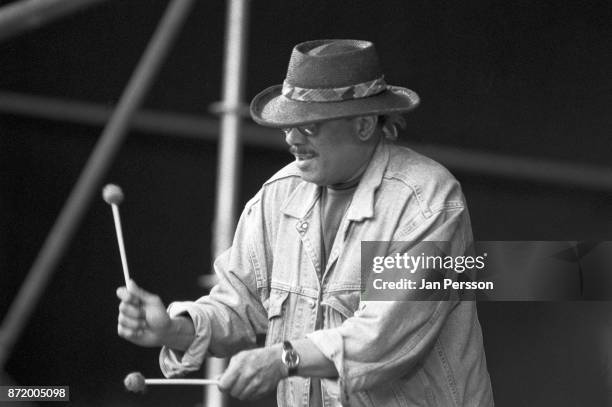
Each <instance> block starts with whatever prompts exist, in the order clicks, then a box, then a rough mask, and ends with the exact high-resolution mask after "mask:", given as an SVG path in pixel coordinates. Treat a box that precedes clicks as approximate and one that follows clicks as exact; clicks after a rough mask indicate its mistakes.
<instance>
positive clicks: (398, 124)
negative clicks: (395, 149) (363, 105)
mask: <svg viewBox="0 0 612 407" xmlns="http://www.w3.org/2000/svg"><path fill="white" fill-rule="evenodd" d="M378 125H379V126H380V129H381V130H382V132H383V134H384V135H385V138H386V139H387V140H389V141H395V140H397V133H398V131H399V129H405V128H406V120H405V119H404V118H403V117H402V116H401V115H399V114H385V115H380V116H378Z"/></svg>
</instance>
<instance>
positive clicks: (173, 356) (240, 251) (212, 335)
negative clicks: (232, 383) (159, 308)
mask: <svg viewBox="0 0 612 407" xmlns="http://www.w3.org/2000/svg"><path fill="white" fill-rule="evenodd" d="M261 214H262V212H261V210H260V201H259V194H258V195H256V196H255V197H254V198H253V199H252V200H251V201H249V203H248V204H247V205H246V207H245V210H244V212H243V213H242V215H241V217H240V221H239V223H238V226H237V229H236V233H235V235H234V240H233V243H232V247H231V248H230V249H228V250H226V251H225V252H223V253H222V254H221V255H220V256H219V257H218V258H217V259H216V261H215V263H214V269H215V273H216V275H217V277H218V283H217V284H216V285H215V286H214V287H213V289H212V290H211V291H210V294H209V295H207V296H204V297H201V298H199V299H198V300H197V301H195V302H191V301H188V302H174V303H172V304H170V306H169V307H168V313H169V314H170V316H171V317H174V316H177V315H181V314H183V315H185V314H187V315H189V317H190V318H191V320H192V321H193V324H194V327H195V339H194V341H193V342H192V343H191V345H190V346H189V348H188V349H187V350H186V351H185V352H178V351H176V350H173V349H170V348H168V347H163V348H162V350H161V353H160V356H159V363H160V368H161V370H162V372H163V373H164V375H165V376H166V377H174V376H181V375H184V374H186V373H188V372H191V371H195V370H197V369H199V367H200V366H201V364H202V362H203V360H204V358H205V356H206V355H207V354H210V355H212V356H217V357H227V356H230V355H233V354H235V353H237V352H238V351H240V350H243V349H248V348H252V347H254V346H255V344H256V335H257V334H260V333H265V332H266V330H267V326H268V319H267V314H266V310H265V308H264V305H263V303H262V300H263V298H264V296H266V295H267V291H266V290H264V289H263V287H264V286H265V283H264V277H262V276H264V275H265V272H264V270H262V267H264V265H262V264H261V263H259V262H258V261H257V260H256V259H257V258H261V257H260V255H257V254H256V253H255V251H257V250H265V249H263V248H262V247H260V246H261V245H262V242H265V231H264V229H263V220H262V215H261Z"/></svg>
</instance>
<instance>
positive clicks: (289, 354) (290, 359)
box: [283, 349, 299, 367]
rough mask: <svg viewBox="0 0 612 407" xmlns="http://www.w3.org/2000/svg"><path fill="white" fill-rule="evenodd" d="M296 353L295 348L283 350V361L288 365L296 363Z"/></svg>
mask: <svg viewBox="0 0 612 407" xmlns="http://www.w3.org/2000/svg"><path fill="white" fill-rule="evenodd" d="M298 360H299V359H298V354H297V352H296V351H295V350H293V349H291V350H289V351H286V352H284V354H283V362H285V364H286V365H287V366H289V367H293V366H295V365H297V363H298Z"/></svg>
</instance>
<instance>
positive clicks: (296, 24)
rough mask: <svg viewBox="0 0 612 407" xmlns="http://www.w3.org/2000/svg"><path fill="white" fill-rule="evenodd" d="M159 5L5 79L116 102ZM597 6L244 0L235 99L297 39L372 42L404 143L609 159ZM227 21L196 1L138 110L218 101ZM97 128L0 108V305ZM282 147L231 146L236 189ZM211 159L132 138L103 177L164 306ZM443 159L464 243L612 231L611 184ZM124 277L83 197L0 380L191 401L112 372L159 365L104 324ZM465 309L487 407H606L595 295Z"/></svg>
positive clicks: (91, 400)
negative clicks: (550, 179) (140, 389)
mask: <svg viewBox="0 0 612 407" xmlns="http://www.w3.org/2000/svg"><path fill="white" fill-rule="evenodd" d="M3 3H7V2H6V1H5V2H3ZM558 3H559V4H558ZM165 4H166V2H164V1H158V0H156V1H151V0H149V1H130V2H120V1H110V2H108V3H107V4H104V5H101V6H97V7H95V8H92V9H91V10H88V11H84V12H80V13H78V14H76V15H74V16H71V17H69V18H66V19H64V20H61V21H59V22H56V23H54V24H52V25H49V26H48V27H45V28H43V29H40V30H38V31H36V32H32V33H29V34H26V35H23V36H21V37H19V38H16V39H13V40H11V41H9V42H6V43H3V44H0V72H1V73H2V74H1V75H0V89H1V90H12V91H19V92H25V93H31V94H36V95H45V96H54V97H62V98H71V99H77V100H84V101H90V102H97V103H100V104H103V105H108V106H110V105H112V104H114V103H115V102H116V101H117V98H118V96H119V94H120V92H121V90H122V87H123V86H124V85H125V83H126V81H127V78H128V77H129V75H130V73H131V71H132V69H133V68H134V65H135V64H136V62H137V60H138V58H139V57H140V55H141V53H142V50H143V49H144V46H145V44H146V42H147V40H148V38H149V36H150V34H151V32H152V30H153V29H154V27H155V25H156V23H157V20H158V18H159V16H160V15H161V13H162V11H163V8H164V5H165ZM611 17H612V7H611V6H610V5H609V3H608V2H605V1H601V2H596V1H590V2H586V1H584V2H578V1H576V2H545V1H535V2H532V1H529V2H528V1H520V2H504V1H489V2H487V1H469V2H445V1H413V2H405V1H400V0H397V1H381V2H371V1H364V0H359V1H335V2H327V1H295V2H286V1H281V0H276V1H252V13H251V22H250V39H249V45H250V47H249V57H248V69H247V73H248V77H247V96H248V98H250V97H252V96H253V95H254V94H255V93H256V92H257V91H259V90H260V89H262V88H263V87H265V86H269V85H272V84H276V83H279V82H280V81H281V80H282V78H283V77H284V71H285V69H286V63H287V60H288V56H289V52H290V50H291V47H292V46H293V45H294V44H295V43H297V42H299V41H303V40H308V39H313V38H325V37H328V38H341V37H345V38H362V39H370V40H372V41H374V42H375V43H376V44H377V48H378V50H379V53H380V55H381V59H382V61H383V64H384V68H385V71H386V78H387V80H388V81H389V82H390V83H392V84H398V85H404V86H408V87H411V88H412V89H415V90H416V91H417V92H418V93H419V94H420V95H421V97H422V99H423V104H422V106H421V107H420V108H419V109H418V110H417V111H416V112H415V113H414V114H412V115H411V116H410V117H409V128H408V130H407V131H406V132H405V134H404V135H403V136H404V137H405V138H407V139H411V140H416V141H425V142H428V143H429V142H430V143H439V144H443V145H452V146H457V147H465V148H473V149H478V150H486V151H494V152H498V153H504V154H510V155H516V156H529V157H536V158H537V157H543V158H550V159H560V160H565V161H569V162H574V163H593V164H598V165H608V166H609V165H611V163H610V161H611V160H610V156H611V152H612V137H610V136H611V135H612V133H611V130H612V115H610V108H611V106H612V103H611V102H612V76H611V75H610V72H612V55H611V53H610V49H612V35H611V34H612V25H611V24H610V21H612V19H611ZM224 21H225V3H224V2H223V1H220V0H214V1H208V2H205V1H201V2H198V4H197V6H196V8H195V9H194V12H193V14H192V15H191V17H190V18H189V20H188V24H187V26H186V27H185V28H184V30H183V32H182V34H181V36H180V38H179V40H178V43H177V45H176V47H175V49H174V50H173V52H172V53H171V55H170V57H169V60H168V61H167V63H166V64H165V66H164V68H163V70H162V72H161V74H160V77H159V80H158V81H157V83H156V85H155V87H154V88H153V89H152V92H151V94H150V96H149V97H148V98H147V101H146V107H148V108H154V109H163V110H168V111H173V112H182V113H190V114H198V115H208V106H209V105H210V103H212V102H214V101H217V100H218V99H219V98H220V89H221V86H220V85H221V75H222V73H221V67H222V55H223V49H222V43H223V33H224V26H223V24H224ZM99 133H100V129H99V128H95V127H89V126H82V125H75V124H67V123H59V122H52V121H46V120H40V119H30V118H24V117H17V116H9V115H0V170H1V178H0V181H1V193H0V290H1V291H0V294H2V295H1V296H0V315H3V314H4V313H5V312H6V310H7V309H8V306H9V304H10V301H11V299H12V298H13V296H14V295H15V294H16V290H17V288H18V286H19V284H20V283H21V282H22V280H23V278H24V276H25V273H26V272H27V270H28V269H29V267H30V266H31V263H32V261H33V259H34V258H35V256H36V254H37V252H38V250H39V249H40V246H41V244H42V241H43V240H44V237H45V236H46V233H47V232H48V231H49V229H50V227H51V225H52V224H53V222H54V220H55V218H56V216H57V214H58V213H59V210H60V209H61V207H62V204H63V202H64V200H65V198H66V197H67V195H68V193H69V191H70V189H71V188H72V186H73V184H74V182H75V181H76V179H77V177H78V174H79V172H80V170H81V169H82V167H83V165H84V163H85V162H86V159H87V157H88V155H89V153H90V151H91V149H92V147H93V144H94V142H95V140H96V137H97V136H98V135H99ZM248 136H249V135H248V134H246V135H245V137H248ZM279 137H280V135H279ZM289 159H290V156H289V155H288V154H287V153H284V152H282V151H272V150H265V149H263V148H261V149H259V148H253V147H250V148H246V149H245V151H244V163H243V167H242V169H243V171H242V175H243V178H242V186H241V191H240V196H241V202H243V203H244V202H245V201H246V200H247V199H248V198H249V197H250V196H251V195H252V194H253V193H254V192H255V191H256V190H257V189H258V187H259V186H260V185H261V183H262V182H263V181H265V179H266V178H267V177H269V176H270V175H271V174H272V173H274V171H275V170H276V169H277V168H279V167H280V166H281V165H283V164H284V163H286V162H288V160H289ZM215 166H216V145H215V144H214V143H210V142H206V141H197V140H191V141H190V140H185V139H181V138H168V137H161V136H154V135H148V134H141V133H137V132H134V133H133V134H131V135H130V137H129V139H128V141H127V143H126V144H125V146H124V148H123V149H122V150H121V153H120V155H119V157H118V158H117V160H116V161H115V164H114V166H113V168H112V171H111V173H110V174H109V176H108V178H107V180H108V181H113V182H117V183H118V184H120V185H121V186H122V187H123V188H124V190H125V191H126V195H127V198H126V201H125V203H124V205H123V206H122V217H123V220H124V229H125V230H124V233H125V239H126V245H127V253H128V260H129V263H130V268H131V270H132V273H133V276H134V278H135V279H136V281H137V282H139V283H140V284H142V285H143V286H145V287H147V288H149V289H150V290H151V291H154V292H157V293H159V294H160V295H161V296H162V298H164V300H166V301H169V300H173V299H189V298H195V297H197V296H198V295H200V294H201V293H202V290H201V289H200V288H198V286H197V284H196V280H197V277H198V276H199V275H200V274H201V273H204V272H207V271H208V270H209V267H208V265H209V264H210V261H211V259H210V233H211V224H212V210H213V202H214V194H215V184H214V182H215V171H216V170H215ZM454 172H455V175H456V176H457V177H458V178H459V179H460V181H461V182H462V184H463V186H464V190H465V194H466V196H467V199H468V203H469V205H470V210H471V215H472V220H473V226H474V233H475V236H476V238H477V239H479V240H546V239H550V240H582V239H606V240H612V239H611V238H610V234H611V231H612V228H611V226H612V196H611V194H610V192H605V191H600V192H598V191H586V190H581V189H579V188H562V187H551V186H547V185H541V184H537V183H533V182H529V181H526V180H502V179H495V178H491V177H488V176H486V175H484V174H483V175H478V176H477V175H474V174H466V173H462V172H461V171H454ZM121 282H122V276H121V265H120V261H119V257H118V253H117V248H116V242H115V236H114V230H113V225H112V219H111V214H110V210H109V208H108V207H107V205H105V204H104V203H103V202H102V201H101V200H97V201H96V202H95V203H94V205H93V206H92V207H91V209H90V210H89V211H88V214H87V216H86V219H85V221H84V223H83V225H82V226H81V228H80V230H79V232H78V234H77V236H76V239H75V240H74V242H73V244H72V245H71V247H70V250H69V251H68V253H67V255H66V256H65V257H64V260H63V261H62V262H61V264H60V266H59V267H58V269H57V272H56V274H55V275H54V278H53V280H52V282H51V284H50V285H49V286H48V288H47V290H46V291H45V295H44V297H43V298H42V300H41V301H40V303H39V305H38V307H37V308H36V311H35V314H34V316H33V317H32V319H31V320H30V321H29V322H28V325H27V329H26V330H25V332H24V334H23V336H22V337H21V339H20V341H19V342H18V344H17V346H16V348H15V350H14V352H13V353H12V355H11V358H10V360H9V362H8V364H7V366H6V373H7V374H8V375H9V376H10V377H12V379H13V380H14V381H15V382H17V383H20V384H23V385H36V384H40V385H45V384H58V385H60V384H66V385H70V387H71V393H72V397H71V398H72V402H71V405H79V406H80V405H83V406H84V405H88V406H92V405H93V406H96V405H98V406H106V405H134V406H136V405H160V406H161V405H166V404H168V405H179V404H180V405H192V404H194V403H196V402H197V401H198V400H199V391H198V390H184V389H165V390H155V391H152V392H150V393H149V394H148V395H146V396H134V395H130V394H126V393H125V392H124V391H123V389H122V384H121V381H122V379H123V377H124V375H125V374H126V373H127V372H129V371H131V370H140V371H142V372H143V373H144V374H145V375H151V376H156V375H158V368H157V350H154V349H141V348H137V347H135V346H132V345H130V344H129V343H127V342H125V341H122V340H120V339H119V338H118V337H117V336H116V334H115V325H116V307H117V301H116V299H115V295H114V290H115V288H116V287H117V286H118V285H120V284H121ZM479 311H480V319H481V323H482V325H483V331H484V335H485V346H486V347H487V357H488V362H489V369H490V372H491V377H492V380H493V386H494V392H495V397H496V403H497V405H499V406H515V405H524V406H545V405H546V406H548V405H551V406H552V405H555V406H604V405H610V404H612V395H611V390H610V389H611V388H612V387H611V384H612V383H611V382H612V377H611V376H610V368H611V366H612V356H611V352H610V344H611V343H612V310H611V307H610V304H609V303H605V302H599V303H596V302H590V303H586V302H583V303H578V302H572V303H569V302H567V303H481V304H479ZM269 401H270V400H267V402H269ZM259 404H260V405H266V402H261V403H259ZM236 405H238V404H237V403H236Z"/></svg>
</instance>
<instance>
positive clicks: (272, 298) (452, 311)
mask: <svg viewBox="0 0 612 407" xmlns="http://www.w3.org/2000/svg"><path fill="white" fill-rule="evenodd" d="M319 197H320V189H319V187H317V186H316V185H314V184H312V183H309V182H305V181H302V180H301V178H300V176H299V171H298V170H297V168H295V166H294V165H293V164H290V165H288V166H286V167H285V168H283V169H282V170H281V171H279V172H278V173H277V174H276V175H274V176H273V177H272V178H270V179H269V180H268V181H267V182H266V183H265V184H264V185H263V187H262V188H261V190H260V191H259V192H258V193H257V195H255V197H253V198H252V199H251V200H250V201H249V202H248V203H247V205H246V207H245V209H244V211H243V213H242V216H241V218H240V221H239V224H238V227H237V230H236V234H235V236H234V241H233V244H232V247H231V248H230V249H228V250H227V251H225V252H224V253H223V254H222V255H221V256H219V257H218V258H217V260H216V261H215V265H214V267H215V271H216V273H217V275H218V277H219V283H218V284H217V285H216V286H215V287H214V288H213V289H212V290H211V292H210V294H209V295H208V296H204V297H202V298H200V299H198V300H197V301H195V302H176V303H173V304H171V305H170V307H169V313H170V314H171V315H172V316H175V315H178V314H181V313H188V314H189V315H190V317H191V319H192V320H193V322H194V325H195V330H196V338H195V340H194V342H193V343H192V344H191V346H190V348H189V349H187V350H186V351H185V352H184V353H182V352H181V353H179V352H175V351H173V350H171V349H168V348H163V349H162V352H161V354H160V366H161V369H162V371H163V373H164V374H165V375H166V376H168V377H170V376H178V375H181V374H184V373H186V372H189V371H193V370H196V369H198V368H199V366H200V365H201V363H202V361H203V359H204V357H205V356H206V354H207V353H210V354H212V355H214V356H218V357H227V356H231V355H233V354H235V353H237V352H238V351H240V350H243V349H247V348H252V347H254V346H255V337H256V335H257V334H264V333H265V334H267V336H266V346H268V345H271V344H274V343H278V342H280V341H283V340H296V339H300V338H304V337H308V338H310V339H311V340H312V342H313V343H314V344H315V346H317V348H318V349H319V350H320V351H321V352H322V353H323V354H324V355H325V356H326V357H327V358H328V359H330V360H331V361H333V363H334V364H335V367H336V369H337V370H338V373H339V377H338V378H336V379H322V380H321V393H322V397H323V405H324V406H325V407H329V406H469V407H475V406H492V405H493V395H492V390H491V384H490V379H489V373H488V371H487V366H486V360H485V354H484V348H483V342H482V333H481V328H480V324H479V322H478V318H477V314H476V304H475V303H474V302H470V301H451V300H449V299H447V300H443V301H365V300H364V301H362V300H361V298H360V289H361V274H360V273H361V270H360V267H361V264H360V263H361V258H360V251H361V241H363V240H370V241H386V242H389V250H394V251H398V250H401V251H403V252H407V251H409V250H410V249H411V248H410V247H401V245H402V244H404V245H408V244H409V242H410V241H412V242H414V241H427V240H429V241H448V242H450V244H451V247H452V251H454V252H455V253H459V254H460V253H462V252H463V251H465V250H466V247H467V245H469V244H470V242H471V240H472V235H471V227H470V220H469V215H468V212H467V208H466V205H465V200H464V197H463V195H462V192H461V188H460V185H459V183H458V182H457V181H456V180H455V179H454V178H453V176H452V175H451V174H450V173H449V172H448V171H447V170H446V169H445V168H443V167H442V166H441V165H439V164H438V163H436V162H434V161H433V160H431V159H429V158H426V157H424V156H422V155H420V154H418V153H416V152H414V151H412V150H410V149H408V148H405V147H399V146H396V145H393V144H388V143H386V142H381V143H380V144H379V146H378V147H377V149H376V151H375V154H374V156H373V157H372V160H371V161H370V164H369V165H368V168H367V169H366V171H365V173H364V175H363V177H362V180H361V181H360V183H359V186H358V187H357V189H356V191H355V193H354V196H353V200H352V202H351V204H350V206H349V208H348V209H347V213H346V215H345V218H344V219H343V221H342V223H341V225H340V227H339V229H338V232H337V234H336V239H335V241H334V244H333V246H332V250H331V253H330V255H329V258H328V261H327V262H324V261H322V259H321V225H320V210H321V209H320V202H319ZM402 242H403V243H402ZM394 245H395V246H394ZM322 264H325V269H322ZM317 316H319V321H322V324H323V327H322V329H318V330H315V325H316V323H317ZM279 357H280V356H279ZM309 389H310V379H309V378H304V377H290V378H287V379H284V380H282V381H281V382H280V383H279V385H278V389H277V397H278V404H279V406H283V407H284V406H291V407H297V406H308V405H309V394H310V392H309Z"/></svg>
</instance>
